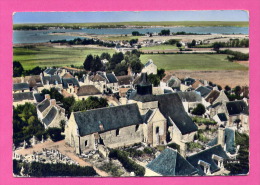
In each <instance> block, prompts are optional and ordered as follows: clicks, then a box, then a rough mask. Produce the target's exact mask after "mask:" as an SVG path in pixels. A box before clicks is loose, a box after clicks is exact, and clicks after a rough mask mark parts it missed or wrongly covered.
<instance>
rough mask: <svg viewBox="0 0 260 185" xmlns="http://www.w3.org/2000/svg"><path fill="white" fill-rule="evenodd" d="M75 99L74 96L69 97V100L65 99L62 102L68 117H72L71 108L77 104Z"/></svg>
mask: <svg viewBox="0 0 260 185" xmlns="http://www.w3.org/2000/svg"><path fill="white" fill-rule="evenodd" d="M75 102H76V101H75V98H74V97H73V96H71V97H67V98H63V100H62V104H63V108H64V109H65V112H66V114H67V115H68V116H70V113H71V107H72V105H73V104H74V103H75Z"/></svg>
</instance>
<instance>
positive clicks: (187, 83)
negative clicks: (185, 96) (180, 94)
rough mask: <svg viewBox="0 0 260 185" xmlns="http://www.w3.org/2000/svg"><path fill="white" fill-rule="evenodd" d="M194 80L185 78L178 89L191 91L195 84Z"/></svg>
mask: <svg viewBox="0 0 260 185" xmlns="http://www.w3.org/2000/svg"><path fill="white" fill-rule="evenodd" d="M195 81H196V80H195V79H193V78H190V77H187V78H185V79H183V80H182V81H181V86H180V89H181V91H191V90H193V88H192V85H193V84H194V83H195Z"/></svg>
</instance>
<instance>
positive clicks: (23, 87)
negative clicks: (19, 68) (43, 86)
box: [13, 83, 30, 91]
mask: <svg viewBox="0 0 260 185" xmlns="http://www.w3.org/2000/svg"><path fill="white" fill-rule="evenodd" d="M29 89H30V88H29V84H28V83H17V84H13V90H14V91H19V90H20V91H21V90H29Z"/></svg>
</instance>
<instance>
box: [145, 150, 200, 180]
mask: <svg viewBox="0 0 260 185" xmlns="http://www.w3.org/2000/svg"><path fill="white" fill-rule="evenodd" d="M197 173H198V172H197V169H196V168H195V167H194V166H192V165H191V164H190V163H189V162H188V161H187V160H186V159H185V158H184V157H182V156H181V155H180V154H179V152H177V151H176V150H174V149H172V148H166V149H165V150H163V151H162V152H161V153H160V154H159V155H158V156H157V157H156V158H155V159H154V160H152V161H151V162H150V163H149V164H147V165H146V170H145V176H194V175H197Z"/></svg>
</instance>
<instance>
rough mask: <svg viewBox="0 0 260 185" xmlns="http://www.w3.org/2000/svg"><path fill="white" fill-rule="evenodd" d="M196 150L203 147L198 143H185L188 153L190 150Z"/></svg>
mask: <svg viewBox="0 0 260 185" xmlns="http://www.w3.org/2000/svg"><path fill="white" fill-rule="evenodd" d="M196 148H198V149H202V148H203V147H202V145H201V144H199V143H193V142H190V143H187V150H188V151H192V150H194V149H196Z"/></svg>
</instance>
